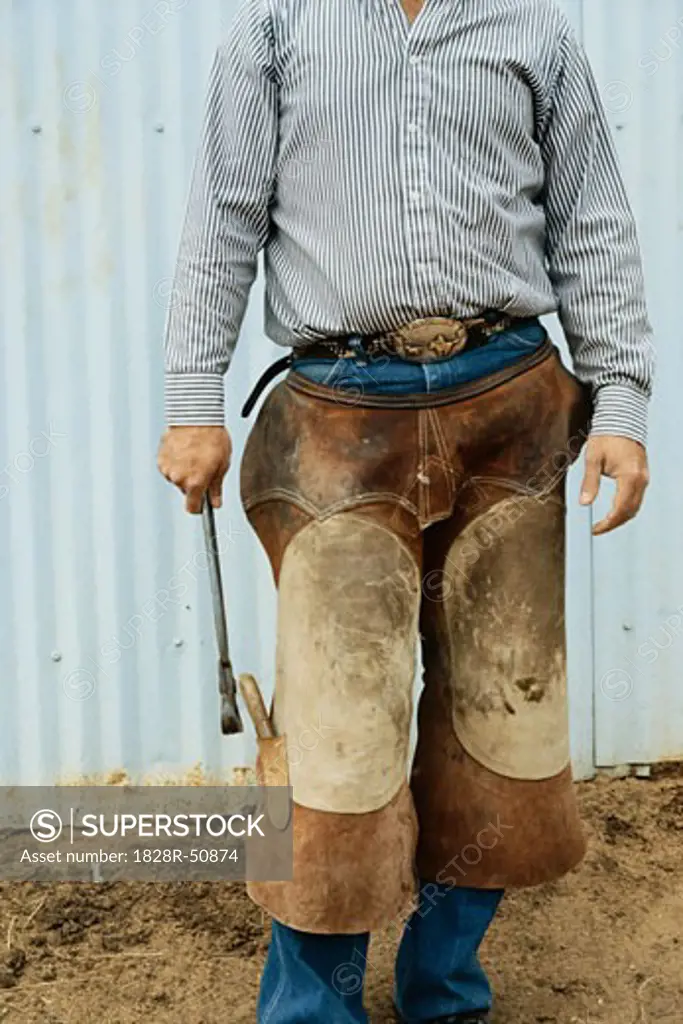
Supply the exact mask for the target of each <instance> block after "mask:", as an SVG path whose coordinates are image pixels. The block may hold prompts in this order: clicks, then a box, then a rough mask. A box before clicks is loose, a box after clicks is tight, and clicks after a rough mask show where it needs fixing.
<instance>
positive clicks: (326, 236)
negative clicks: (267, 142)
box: [266, 0, 564, 343]
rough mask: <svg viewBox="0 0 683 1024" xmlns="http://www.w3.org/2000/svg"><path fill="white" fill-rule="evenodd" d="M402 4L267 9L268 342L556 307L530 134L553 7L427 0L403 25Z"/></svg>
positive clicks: (343, 1) (554, 43)
mask: <svg viewBox="0 0 683 1024" xmlns="http://www.w3.org/2000/svg"><path fill="white" fill-rule="evenodd" d="M405 4H406V7H407V8H408V10H405V9H402V8H401V3H400V2H399V0H327V2H326V3H324V4H321V3H319V0H274V2H273V5H272V41H273V53H274V64H275V73H276V75H277V80H278V89H279V146H278V153H277V162H276V174H275V180H276V187H275V193H274V196H273V202H272V204H271V209H270V213H271V218H272V231H271V234H270V238H269V241H268V244H267V247H266V270H267V278H268V283H267V327H268V333H269V334H270V335H271V337H274V339H275V340H277V341H281V342H283V343H286V340H287V339H291V334H292V332H294V333H295V334H299V335H300V336H303V337H308V338H315V337H319V336H322V335H326V334H330V333H332V334H334V333H343V332H345V331H353V330H357V331H367V332H371V331H374V330H378V329H382V328H386V327H387V326H388V325H392V324H393V325H397V324H399V323H402V322H405V321H407V320H410V319H414V318H417V317H419V316H424V315H437V314H441V315H456V316H466V315H473V314H475V313H477V312H479V311H480V310H481V309H482V308H487V307H489V308H496V309H500V310H504V311H507V312H511V313H513V314H516V315H520V316H529V315H538V314H541V313H545V312H549V311H551V310H552V309H554V308H555V298H554V295H553V290H552V287H551V285H550V282H549V281H548V279H547V275H546V271H545V265H544V252H543V249H544V231H545V221H544V213H543V208H542V204H541V194H542V189H543V185H544V166H543V160H542V155H541V150H540V146H539V133H540V132H541V131H542V127H543V124H544V120H545V118H546V117H547V116H548V113H549V102H550V100H549V96H550V88H551V84H552V78H553V73H554V66H555V61H556V58H557V49H558V40H559V37H560V35H561V34H562V32H563V31H564V21H563V19H562V16H561V15H560V14H559V12H558V11H557V9H556V8H555V7H554V6H553V5H552V4H550V3H546V2H545V0H517V2H512V0H477V2H476V3H473V2H470V0H462V2H459V0H426V3H425V5H424V9H422V10H421V11H420V12H419V16H416V17H414V20H413V22H412V24H411V22H410V14H413V15H414V14H416V13H417V12H416V5H412V7H411V5H410V3H409V0H405ZM397 254H398V255H397ZM294 270H295V272H294ZM305 282H309V284H308V286H307V285H306V284H305Z"/></svg>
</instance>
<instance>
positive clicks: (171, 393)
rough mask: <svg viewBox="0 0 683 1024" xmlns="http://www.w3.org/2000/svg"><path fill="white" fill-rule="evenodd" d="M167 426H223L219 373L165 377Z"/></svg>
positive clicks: (223, 412) (223, 410) (223, 390)
mask: <svg viewBox="0 0 683 1024" xmlns="http://www.w3.org/2000/svg"><path fill="white" fill-rule="evenodd" d="M165 406H166V422H167V423H168V425H169V427H198V426H202V427H213V426H219V427H222V426H224V425H225V389H224V385H223V374H222V373H167V374H166V378H165Z"/></svg>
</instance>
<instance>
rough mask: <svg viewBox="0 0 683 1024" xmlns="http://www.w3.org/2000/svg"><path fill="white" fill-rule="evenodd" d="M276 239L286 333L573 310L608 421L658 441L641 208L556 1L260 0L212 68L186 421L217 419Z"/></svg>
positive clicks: (188, 303) (174, 400) (182, 418)
mask: <svg viewBox="0 0 683 1024" xmlns="http://www.w3.org/2000/svg"><path fill="white" fill-rule="evenodd" d="M261 249H263V250H264V265H265V286H266V288H265V332H266V334H267V335H268V337H270V338H271V339H272V340H273V341H275V342H277V343H279V344H281V345H284V346H298V345H302V344H305V343H306V342H310V341H313V340H318V339H321V338H324V337H326V336H330V335H341V334H348V333H356V332H357V333H373V332H377V331H382V330H386V329H388V328H392V327H395V326H398V325H400V324H403V323H406V322H408V321H410V320H414V319H417V318H419V317H423V316H431V315H441V316H455V317H467V316H473V315H475V314H477V313H479V312H480V311H482V310H483V309H488V308H495V309H498V310H503V311H506V312H508V313H511V314H514V315H516V316H522V317H527V316H534V315H541V314H545V313H550V312H553V311H556V310H557V311H559V314H560V319H561V322H562V326H563V328H564V331H565V334H566V337H567V341H568V344H569V347H570V351H571V354H572V358H573V363H574V370H575V373H576V374H577V376H578V377H579V378H580V379H581V380H583V381H586V382H588V383H589V384H590V385H592V387H593V389H594V392H595V413H594V418H593V426H592V430H593V432H594V433H601V434H619V435H622V436H627V437H631V438H634V439H636V440H639V441H641V442H642V441H644V440H645V436H646V411H647V400H648V397H649V394H650V389H651V378H652V368H653V357H652V342H651V330H650V326H649V323H648V316H647V310H646V305H645V300H644V296H643V280H642V270H641V262H640V255H639V250H638V242H637V238H636V231H635V227H634V221H633V216H632V213H631V210H630V208H629V204H628V201H627V198H626V195H625V191H624V186H623V183H622V178H621V175H620V172H619V169H618V165H617V159H616V156H615V149H614V145H613V141H612V138H611V134H610V130H609V126H608V124H607V121H606V118H605V115H604V111H603V108H602V105H601V101H600V97H599V94H598V90H597V88H596V85H595V81H594V78H593V75H592V73H591V70H590V67H589V65H588V62H587V60H586V57H585V54H584V53H583V51H582V49H581V47H580V45H579V44H578V42H577V40H576V38H575V36H574V34H573V32H572V29H571V27H570V26H569V24H568V23H567V22H566V20H565V18H564V16H563V15H562V14H561V12H560V11H559V10H558V8H557V7H556V6H555V4H554V3H553V2H552V0H425V4H424V7H423V8H422V9H421V11H420V13H419V14H418V15H417V18H416V19H415V20H414V21H413V23H412V24H411V23H410V21H409V19H408V18H407V16H406V14H405V12H404V10H403V8H402V6H401V4H400V0H246V2H243V3H242V6H241V8H240V10H239V12H238V14H237V16H236V18H235V20H234V23H233V25H232V28H231V30H230V34H229V38H228V39H227V41H226V42H225V44H224V45H222V46H221V47H220V48H219V50H218V52H217V54H216V57H215V61H214V64H213V69H212V72H211V76H210V83H209V90H208V100H207V110H206V118H205V124H204V130H203V139H202V144H201V148H200V153H199V156H198V160H197V164H196V169H195V174H194V180H193V184H192V189H191V195H190V200H189V208H188V215H187V219H186V224H185V228H184V232H183V236H182V240H181V246H180V254H179V260H178V267H177V272H176V280H175V288H174V291H173V299H174V301H173V303H172V308H171V311H170V314H169V318H168V324H167V338H166V351H167V358H166V370H167V374H166V403H167V406H166V407H167V418H168V421H169V423H170V424H212V423H223V420H224V409H223V375H224V373H225V371H226V369H227V367H228V364H229V362H230V357H231V354H232V352H233V349H234V346H235V343H236V340H237V337H238V334H239V331H240V326H241V323H242V320H243V317H244V312H245V308H246V304H247V298H248V294H249V289H250V287H251V284H252V282H253V280H254V278H255V276H256V270H257V257H258V253H259V251H260V250H261Z"/></svg>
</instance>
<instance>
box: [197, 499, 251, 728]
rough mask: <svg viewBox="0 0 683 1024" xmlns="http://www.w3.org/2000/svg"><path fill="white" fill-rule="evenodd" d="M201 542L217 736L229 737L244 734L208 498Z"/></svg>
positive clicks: (213, 526)
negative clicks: (213, 651) (209, 602)
mask: <svg viewBox="0 0 683 1024" xmlns="http://www.w3.org/2000/svg"><path fill="white" fill-rule="evenodd" d="M202 520H203V524H204V539H205V541H206V553H207V556H208V562H209V579H210V580H211V597H212V599H213V618H214V623H215V626H216V642H217V644H218V655H219V657H218V690H219V693H220V697H221V732H222V733H223V735H224V736H232V735H234V734H235V733H238V732H244V726H243V725H242V719H241V717H240V713H239V709H238V707H237V683H236V681H235V675H234V672H233V670H232V664H231V662H230V652H229V650H228V628H227V624H226V620H225V602H224V600H223V585H222V582H221V563H220V558H219V555H218V538H217V536H216V522H215V519H214V515H213V506H212V505H211V501H210V499H209V496H208V495H206V496H205V498H204V506H203V509H202Z"/></svg>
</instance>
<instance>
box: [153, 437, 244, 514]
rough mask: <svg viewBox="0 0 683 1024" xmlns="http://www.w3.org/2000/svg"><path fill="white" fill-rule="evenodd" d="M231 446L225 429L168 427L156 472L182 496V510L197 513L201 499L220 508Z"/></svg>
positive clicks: (200, 507)
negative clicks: (206, 499) (209, 501)
mask: <svg viewBox="0 0 683 1024" xmlns="http://www.w3.org/2000/svg"><path fill="white" fill-rule="evenodd" d="M231 457H232V442H231V440H230V435H229V434H228V432H227V430H226V429H225V427H169V428H168V430H167V431H166V433H165V434H164V436H163V437H162V438H161V444H160V445H159V454H158V456H157V466H158V467H159V471H160V472H161V473H162V474H163V476H165V477H166V479H167V480H170V481H171V483H172V484H175V485H176V487H178V488H180V490H181V491H182V492H183V494H184V495H185V499H186V500H185V507H186V509H187V511H188V512H192V513H194V514H195V515H196V514H198V513H199V512H201V510H202V504H203V501H204V495H205V494H206V492H207V491H208V492H209V497H210V499H211V504H212V505H213V507H214V508H220V507H221V503H222V498H221V488H222V485H223V477H224V476H225V474H226V473H227V471H228V467H229V466H230V459H231Z"/></svg>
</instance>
